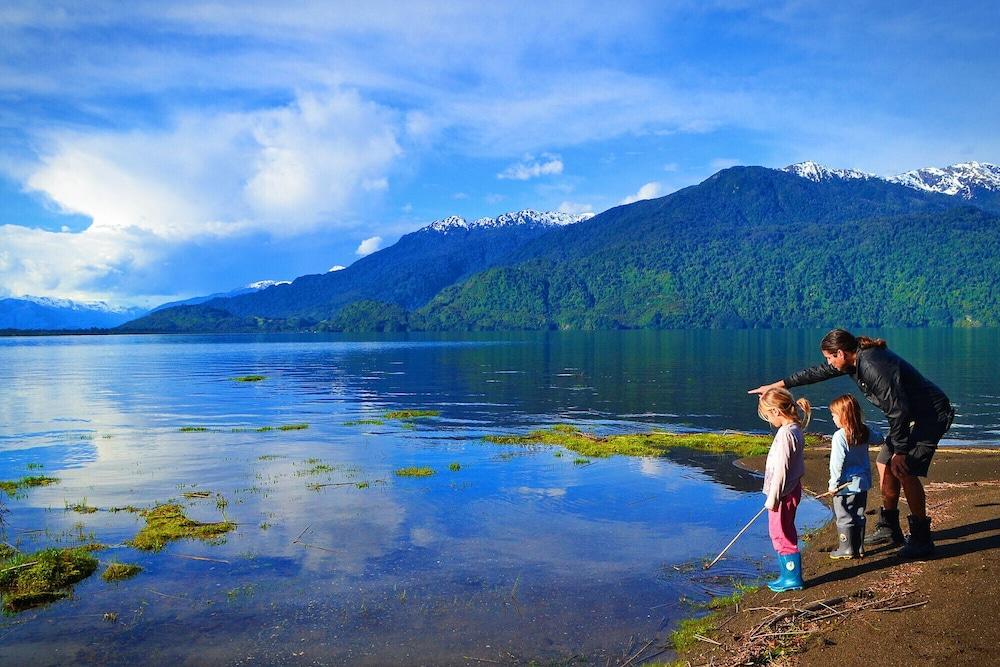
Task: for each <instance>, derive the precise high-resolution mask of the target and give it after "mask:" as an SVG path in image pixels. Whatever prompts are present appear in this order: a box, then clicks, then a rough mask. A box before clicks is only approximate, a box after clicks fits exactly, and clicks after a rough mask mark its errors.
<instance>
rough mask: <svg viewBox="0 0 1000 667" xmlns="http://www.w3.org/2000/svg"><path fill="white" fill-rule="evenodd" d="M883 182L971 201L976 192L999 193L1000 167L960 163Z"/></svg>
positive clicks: (922, 170)
mask: <svg viewBox="0 0 1000 667" xmlns="http://www.w3.org/2000/svg"><path fill="white" fill-rule="evenodd" d="M885 180H887V181H889V182H890V183H899V184H900V185H906V186H908V187H911V188H916V189H917V190H926V191H928V192H940V193H942V194H946V195H953V196H955V195H957V196H959V197H962V198H963V199H972V198H973V197H975V196H976V193H977V190H986V191H988V192H998V191H1000V166H997V165H995V164H990V163H988V162H961V163H959V164H953V165H951V166H950V167H944V168H943V169H939V168H938V167H925V168H924V169H914V170H913V171H908V172H906V173H903V174H898V175H896V176H889V177H888V178H886V179H885Z"/></svg>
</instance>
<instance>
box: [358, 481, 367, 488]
mask: <svg viewBox="0 0 1000 667" xmlns="http://www.w3.org/2000/svg"><path fill="white" fill-rule="evenodd" d="M357 487H358V488H359V489H367V488H368V482H358V483H357Z"/></svg>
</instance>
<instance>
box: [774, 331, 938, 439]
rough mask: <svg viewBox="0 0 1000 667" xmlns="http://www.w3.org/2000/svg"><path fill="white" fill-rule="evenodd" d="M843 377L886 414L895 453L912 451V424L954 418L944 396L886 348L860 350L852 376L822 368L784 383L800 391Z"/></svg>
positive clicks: (800, 373) (821, 366)
mask: <svg viewBox="0 0 1000 667" xmlns="http://www.w3.org/2000/svg"><path fill="white" fill-rule="evenodd" d="M841 375H850V376H851V379H852V380H854V382H856V383H857V385H858V388H860V389H861V391H862V393H864V395H865V397H866V398H867V399H868V400H869V401H871V403H872V404H873V405H875V406H876V407H877V408H878V409H879V410H881V411H882V412H884V413H885V416H886V417H887V418H888V419H889V437H888V438H887V439H886V440H887V441H888V443H889V446H890V447H891V448H892V451H893V452H894V453H897V454H906V453H907V452H908V451H909V450H910V448H911V444H910V442H909V440H910V428H911V427H910V424H911V423H924V422H927V421H934V422H945V423H947V422H948V421H950V419H951V417H952V410H951V403H950V402H949V401H948V397H947V396H945V394H944V392H943V391H941V390H940V389H939V388H938V387H937V385H935V384H934V383H933V382H931V381H930V380H928V379H927V378H925V377H924V376H923V375H921V374H920V373H918V372H917V369H915V368H914V367H913V366H911V365H910V364H909V363H908V362H907V361H906V360H905V359H903V358H902V357H900V356H899V355H898V354H896V353H895V352H893V351H892V350H889V349H888V348H884V347H868V348H865V349H862V350H858V357H857V360H856V361H855V365H854V368H853V369H851V370H850V371H849V372H844V371H838V370H837V369H836V368H834V367H833V366H831V365H830V364H821V365H819V366H813V367H812V368H805V369H803V370H801V371H798V372H796V373H792V374H791V375H789V376H788V377H786V378H785V380H784V381H785V386H786V387H799V386H801V385H804V384H813V383H814V382H822V381H823V380H829V379H830V378H835V377H840V376H841Z"/></svg>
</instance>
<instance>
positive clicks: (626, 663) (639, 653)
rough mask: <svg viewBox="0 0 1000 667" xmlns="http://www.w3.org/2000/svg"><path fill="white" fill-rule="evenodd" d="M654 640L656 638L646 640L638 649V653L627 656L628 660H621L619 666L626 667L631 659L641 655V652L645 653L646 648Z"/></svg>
mask: <svg viewBox="0 0 1000 667" xmlns="http://www.w3.org/2000/svg"><path fill="white" fill-rule="evenodd" d="M654 641H656V640H655V639H650V640H649V641H648V642H646V645H645V646H643V647H642V648H641V649H639V652H638V653H633V654H632V657H631V658H629V659H628V660H626V661H625V662H623V663H622V664H621V665H619V667H627V666H628V665H629V664H630V663H631V662H632V661H633V660H635V659H636V658H638V657H639V656H640V655H642V654H643V653H645V652H646V649H648V648H649V647H650V646H651V645H652V644H653V642H654Z"/></svg>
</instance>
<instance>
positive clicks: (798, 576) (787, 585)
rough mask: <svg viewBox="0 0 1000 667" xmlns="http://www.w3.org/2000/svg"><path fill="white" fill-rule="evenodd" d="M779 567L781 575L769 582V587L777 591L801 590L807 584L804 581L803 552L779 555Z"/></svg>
mask: <svg viewBox="0 0 1000 667" xmlns="http://www.w3.org/2000/svg"><path fill="white" fill-rule="evenodd" d="M778 567H779V568H780V571H781V575H780V576H779V577H778V578H777V579H775V580H774V581H769V582H767V587H768V588H770V589H771V590H772V591H774V592H775V593H782V592H784V591H801V590H802V588H803V587H804V585H805V584H803V583H802V554H797V553H796V554H789V555H787V556H781V555H779V556H778Z"/></svg>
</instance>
